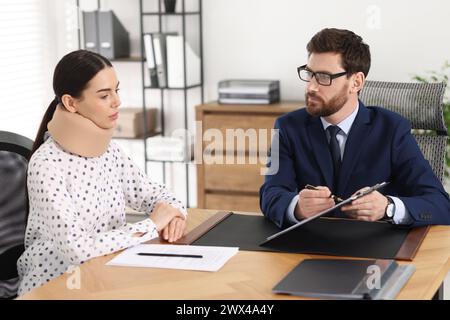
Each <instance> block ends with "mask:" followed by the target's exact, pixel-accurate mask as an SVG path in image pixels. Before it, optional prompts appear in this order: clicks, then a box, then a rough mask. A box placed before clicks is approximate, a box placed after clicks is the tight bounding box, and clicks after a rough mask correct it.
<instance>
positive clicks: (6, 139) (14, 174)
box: [0, 131, 33, 299]
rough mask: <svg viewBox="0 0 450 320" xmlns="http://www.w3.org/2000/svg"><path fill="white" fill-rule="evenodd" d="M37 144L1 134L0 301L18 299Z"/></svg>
mask: <svg viewBox="0 0 450 320" xmlns="http://www.w3.org/2000/svg"><path fill="white" fill-rule="evenodd" d="M32 146H33V141H31V140H30V139H28V138H26V137H23V136H21V135H18V134H15V133H11V132H6V131H0V181H1V184H0V186H1V189H0V299H8V298H13V297H15V296H16V295H17V288H18V285H19V277H18V275H17V260H18V259H19V257H20V255H21V254H22V253H23V251H24V237H25V228H26V223H27V217H28V199H27V195H26V188H27V184H26V181H27V166H28V159H29V157H30V153H31V148H32Z"/></svg>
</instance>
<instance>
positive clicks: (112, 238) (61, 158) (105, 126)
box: [17, 50, 186, 295]
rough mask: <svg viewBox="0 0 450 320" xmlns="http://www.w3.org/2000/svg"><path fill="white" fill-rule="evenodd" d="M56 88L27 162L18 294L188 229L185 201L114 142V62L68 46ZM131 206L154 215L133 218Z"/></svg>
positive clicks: (116, 99) (117, 103) (173, 238)
mask: <svg viewBox="0 0 450 320" xmlns="http://www.w3.org/2000/svg"><path fill="white" fill-rule="evenodd" d="M53 89H54V92H55V99H54V100H53V101H52V103H51V104H50V106H49V107H48V110H47V112H46V114H45V115H44V118H43V120H42V123H41V126H40V128H39V131H38V134H37V137H36V140H35V145H34V146H33V153H32V156H31V159H30V162H29V165H28V178H27V185H28V199H29V207H30V210H29V217H28V224H27V229H26V235H25V252H24V253H23V255H22V256H21V257H20V259H19V261H18V263H17V265H18V270H19V275H20V277H21V282H20V287H19V295H22V294H24V293H25V292H27V291H29V290H31V289H32V288H34V287H37V286H40V285H42V284H44V283H46V282H48V281H49V280H51V279H53V278H55V277H57V276H59V275H61V274H63V273H64V272H66V271H67V269H68V268H69V267H71V266H76V265H79V264H81V263H83V262H85V261H87V260H89V259H92V258H94V257H97V256H102V255H106V254H110V253H113V252H115V251H118V250H121V249H125V248H127V247H130V246H134V245H137V244H140V243H142V242H146V241H148V240H150V239H152V238H156V237H158V236H159V234H161V236H162V237H163V238H165V239H166V240H168V241H169V242H173V241H176V240H177V239H179V238H180V237H181V236H182V235H183V232H184V231H185V228H186V210H185V208H184V207H183V205H182V203H181V202H180V201H178V200H177V199H176V198H175V197H174V196H173V194H172V193H171V192H169V191H168V190H167V189H166V188H165V187H164V186H163V185H161V184H158V183H155V182H152V181H151V180H149V179H148V178H147V177H146V176H145V175H144V173H142V172H141V171H140V170H139V169H138V167H137V166H136V165H135V164H134V163H133V162H132V161H131V160H130V158H129V157H127V156H126V155H125V154H124V153H123V151H122V150H121V149H120V148H119V147H118V145H116V144H115V143H114V142H112V141H111V137H112V134H113V130H114V127H115V125H116V121H117V117H118V114H119V106H120V98H119V95H118V91H119V81H118V80H117V76H116V73H115V71H114V68H113V67H112V65H111V63H110V62H109V61H108V60H107V59H106V58H104V57H102V56H100V55H98V54H95V53H92V52H88V51H85V50H78V51H74V52H72V53H69V54H67V55H66V56H64V57H63V58H62V59H61V61H60V62H59V63H58V65H57V66H56V68H55V72H54V76H53ZM126 206H128V207H130V208H133V209H135V210H138V211H143V212H146V213H147V214H148V216H149V217H148V218H147V219H145V220H143V221H141V222H138V223H135V224H128V223H126V221H125V207H126Z"/></svg>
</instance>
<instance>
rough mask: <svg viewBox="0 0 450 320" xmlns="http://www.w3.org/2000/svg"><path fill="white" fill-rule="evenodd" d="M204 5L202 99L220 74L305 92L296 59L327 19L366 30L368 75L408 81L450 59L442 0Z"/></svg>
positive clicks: (242, 0)
mask: <svg viewBox="0 0 450 320" xmlns="http://www.w3.org/2000/svg"><path fill="white" fill-rule="evenodd" d="M204 12H205V14H204V24H203V25H204V56H205V82H206V98H207V100H210V99H216V98H217V93H216V91H217V82H218V81H220V80H221V79H225V78H274V79H279V80H281V94H282V98H283V99H285V100H297V99H302V98H303V90H304V85H303V84H302V83H301V82H300V81H299V80H298V78H297V74H296V67H297V66H299V65H302V64H304V63H305V62H306V58H307V56H306V49H305V47H306V44H307V42H308V41H309V39H310V38H311V37H312V36H313V35H314V34H315V33H316V32H317V31H319V30H320V29H322V28H324V27H337V28H346V29H350V30H352V31H354V32H355V33H357V34H359V35H361V36H362V37H363V39H364V40H365V41H366V43H367V44H369V45H370V48H371V53H372V68H371V71H370V74H369V79H372V80H388V81H410V80H411V75H412V74H415V73H423V72H424V71H426V70H430V69H438V68H439V67H440V66H441V65H442V63H443V62H444V61H445V60H446V59H447V60H450V35H449V28H448V22H447V21H448V17H449V12H450V2H449V1H445V0H429V1H422V0H395V1H387V0H344V1H334V0H321V1H299V0H205V1H204ZM378 14H379V22H378V19H377V15H378Z"/></svg>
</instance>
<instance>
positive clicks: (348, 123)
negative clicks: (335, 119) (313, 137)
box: [320, 101, 359, 135]
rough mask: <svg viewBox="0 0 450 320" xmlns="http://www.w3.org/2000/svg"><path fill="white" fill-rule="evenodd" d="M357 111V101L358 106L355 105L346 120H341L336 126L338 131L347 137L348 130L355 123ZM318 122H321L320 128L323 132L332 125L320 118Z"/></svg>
mask: <svg viewBox="0 0 450 320" xmlns="http://www.w3.org/2000/svg"><path fill="white" fill-rule="evenodd" d="M358 110H359V101H358V104H357V105H356V108H355V110H354V111H353V112H352V113H351V114H350V115H349V116H348V117H347V118H345V119H344V120H342V121H341V122H339V123H338V124H337V126H338V127H339V129H341V131H342V132H344V133H345V135H348V133H349V131H350V128H351V127H352V124H353V121H355V118H356V115H357V114H358ZM320 121H322V126H323V129H324V130H326V129H327V128H328V127H329V126H331V125H332V124H331V123H329V122H328V121H327V120H325V119H324V118H323V117H320Z"/></svg>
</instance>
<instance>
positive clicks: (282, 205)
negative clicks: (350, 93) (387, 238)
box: [260, 101, 450, 227]
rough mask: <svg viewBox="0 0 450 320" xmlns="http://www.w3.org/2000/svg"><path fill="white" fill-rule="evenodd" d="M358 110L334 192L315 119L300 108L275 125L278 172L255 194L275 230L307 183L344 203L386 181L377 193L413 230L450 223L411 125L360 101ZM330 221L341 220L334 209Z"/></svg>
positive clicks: (449, 206) (448, 204) (447, 205)
mask: <svg viewBox="0 0 450 320" xmlns="http://www.w3.org/2000/svg"><path fill="white" fill-rule="evenodd" d="M359 106H360V107H359V111H358V114H357V115H356V118H355V120H354V122H353V125H352V128H351V130H350V132H349V135H348V138H347V142H346V145H345V151H344V155H343V159H342V165H341V170H340V176H339V181H338V185H337V189H336V190H333V188H332V185H333V164H332V160H331V154H330V151H329V147H328V141H327V138H326V134H325V130H324V129H323V126H322V122H321V121H320V118H319V117H312V116H310V115H309V114H308V113H307V112H306V109H299V110H296V111H293V112H290V113H287V114H285V115H283V116H281V117H279V118H278V119H277V120H276V122H275V129H278V130H279V134H278V137H279V150H278V151H279V170H278V172H277V173H276V174H274V175H266V177H265V182H264V184H263V186H262V187H261V189H260V206H261V210H262V212H263V213H264V214H265V216H267V217H268V218H269V219H271V220H272V221H273V222H275V223H276V224H277V225H278V226H279V227H284V226H286V225H288V224H289V223H288V221H287V219H286V210H287V208H288V206H289V204H290V203H291V200H292V199H293V198H294V196H296V195H297V194H298V192H299V191H300V190H302V189H303V188H304V187H305V185H306V184H311V185H316V186H319V185H321V186H328V188H329V189H330V190H332V192H333V194H335V195H337V196H339V197H341V198H344V199H345V198H347V197H349V196H351V195H352V194H353V193H355V192H356V191H357V190H359V189H361V188H363V187H367V186H371V185H374V184H376V183H379V182H382V181H389V182H390V184H389V185H388V186H386V187H385V188H383V189H382V190H380V192H381V193H382V194H385V195H391V196H395V197H398V198H399V199H401V200H402V201H403V203H404V204H405V206H406V208H407V209H408V210H409V213H410V215H411V218H413V220H414V223H413V225H414V226H420V225H428V224H445V225H447V224H450V201H449V197H448V194H447V193H446V192H445V190H444V188H443V186H442V184H441V182H440V181H439V179H438V178H437V177H436V176H435V174H434V173H433V171H432V169H431V167H430V165H429V163H428V161H427V160H425V159H424V157H423V155H422V152H421V151H420V149H419V147H418V145H417V142H416V140H415V139H414V137H413V136H412V135H411V124H410V122H409V121H408V120H407V119H405V118H403V117H402V116H400V115H399V114H397V113H394V112H391V111H389V110H386V109H384V108H380V107H365V106H364V105H363V104H362V102H361V101H360V102H359ZM276 137H277V135H276V136H275V138H276ZM274 146H275V144H274V143H272V150H271V157H274V156H275V153H276V151H277V150H275V149H274ZM273 161H274V159H273V158H271V162H273ZM269 165H270V163H269ZM332 216H336V217H346V216H345V215H344V214H343V213H342V212H340V211H339V210H335V212H333V214H332Z"/></svg>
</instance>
